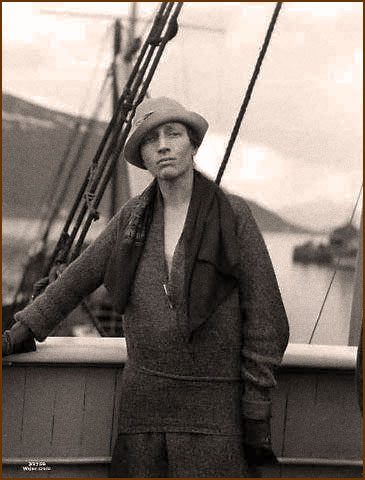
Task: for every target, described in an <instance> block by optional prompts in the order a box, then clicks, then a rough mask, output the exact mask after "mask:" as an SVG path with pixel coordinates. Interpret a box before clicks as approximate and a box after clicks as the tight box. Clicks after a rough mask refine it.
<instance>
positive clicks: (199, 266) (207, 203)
mask: <svg viewBox="0 0 365 480" xmlns="http://www.w3.org/2000/svg"><path fill="white" fill-rule="evenodd" d="M157 189H158V184H157V181H156V179H155V180H154V181H153V182H152V183H151V184H150V185H149V186H148V187H147V188H146V189H145V190H144V192H142V194H141V195H140V196H139V197H138V199H137V204H136V206H135V208H134V210H133V212H132V214H131V215H130V217H129V219H128V221H127V225H126V227H125V228H124V229H121V232H120V235H119V236H120V237H121V238H118V239H117V242H116V245H115V247H114V250H113V252H112V255H111V257H110V260H109V263H108V267H107V270H106V274H105V277H104V284H105V286H106V287H107V289H108V290H109V292H110V293H111V295H112V298H113V303H114V306H115V308H116V309H117V311H118V312H120V313H123V312H124V310H125V307H126V305H127V302H128V297H129V293H130V290H131V286H132V284H133V280H134V275H135V272H136V268H137V265H138V262H139V259H140V257H141V253H142V250H143V247H144V243H145V239H146V236H147V233H148V230H149V227H150V224H151V220H152V216H153V205H154V200H155V197H156V194H157V192H158V190H157ZM183 240H184V247H185V285H184V290H185V298H186V305H187V310H188V311H187V313H188V325H187V332H186V333H187V336H188V339H191V335H192V333H193V332H194V331H195V330H196V329H197V328H198V327H199V326H200V325H202V324H203V323H204V322H205V321H206V320H207V319H208V318H209V317H210V316H211V315H212V314H213V312H214V311H215V310H216V308H217V307H218V306H219V305H220V304H221V303H222V302H223V301H224V299H225V298H227V296H228V295H229V294H230V293H231V291H232V290H233V289H234V288H235V287H236V286H237V284H238V245H237V237H236V233H235V217H234V212H233V210H232V207H231V205H230V203H229V201H228V199H227V197H226V195H225V194H224V193H223V191H222V190H221V189H220V188H219V187H218V186H217V185H216V184H215V183H214V182H212V181H211V180H209V179H207V178H206V177H204V176H203V175H202V174H201V173H199V172H197V171H196V170H194V184H193V192H192V197H191V201H190V205H189V209H188V214H187V218H186V222H185V228H184V232H183Z"/></svg>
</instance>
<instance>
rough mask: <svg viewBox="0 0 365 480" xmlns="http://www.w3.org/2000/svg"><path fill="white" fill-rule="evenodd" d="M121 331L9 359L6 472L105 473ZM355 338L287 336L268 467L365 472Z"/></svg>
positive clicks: (317, 473) (349, 474)
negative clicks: (274, 458)
mask: <svg viewBox="0 0 365 480" xmlns="http://www.w3.org/2000/svg"><path fill="white" fill-rule="evenodd" d="M126 359H127V356H126V349H125V343H124V339H117V338H90V337H89V338H73V337H53V338H52V337H49V338H48V339H47V340H46V341H45V342H44V343H42V344H38V350H37V352H32V353H27V354H20V355H13V356H9V357H6V358H5V359H4V360H3V417H2V418H3V443H2V451H3V472H2V476H3V477H4V478H10V477H11V478H17V477H21V478H28V477H29V478H30V477H35V478H59V477H63V478H77V477H90V478H101V477H106V476H107V475H108V467H109V462H110V458H111V452H112V448H113V444H114V441H115V438H116V427H117V418H118V408H119V402H120V401H123V399H121V398H120V379H121V373H122V370H123V364H124V363H125V361H126ZM355 364H356V347H345V346H344V347H342V346H321V345H302V344H290V345H289V346H288V348H287V351H286V353H285V356H284V361H283V365H282V367H281V369H280V372H279V378H278V387H277V389H276V390H275V392H274V398H273V418H272V431H273V445H274V450H275V453H276V454H277V455H278V457H279V460H280V464H279V466H277V467H273V468H266V469H263V470H262V474H263V476H264V477H266V478H268V477H284V478H293V477H307V478H308V477H311V478H320V477H327V478H328V477H332V478H335V477H341V478H362V452H363V449H362V416H361V413H360V409H359V406H358V402H357V396H356V392H355V381H354V372H355Z"/></svg>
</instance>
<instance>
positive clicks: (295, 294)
mask: <svg viewBox="0 0 365 480" xmlns="http://www.w3.org/2000/svg"><path fill="white" fill-rule="evenodd" d="M264 238H265V241H266V245H267V247H268V250H269V252H270V256H271V259H272V262H273V264H274V269H275V272H276V275H277V279H278V283H279V287H280V290H281V294H282V297H283V301H284V305H285V308H286V311H287V315H288V318H289V325H290V342H294V343H308V342H309V339H310V336H311V333H312V330H313V328H314V325H315V323H316V319H317V316H318V314H319V312H320V309H321V306H322V303H323V300H324V297H325V295H326V292H327V289H328V286H329V284H330V281H331V278H332V275H333V269H332V268H330V267H326V266H319V265H314V264H313V265H303V264H300V263H293V262H292V251H293V248H294V246H295V245H299V244H302V243H304V242H305V241H307V240H309V239H310V238H311V239H313V240H315V241H318V242H319V241H320V240H324V241H325V240H326V239H325V238H324V237H310V236H308V235H303V234H283V233H265V234H264ZM353 286H354V271H350V270H338V271H337V273H336V276H335V280H334V282H333V284H332V287H331V290H330V293H329V295H328V297H327V300H326V303H325V306H324V309H323V311H322V314H321V318H320V321H319V324H318V327H317V328H316V331H315V334H314V337H313V340H312V343H316V344H325V345H346V344H347V341H348V334H349V326H350V315H351V303H352V293H353Z"/></svg>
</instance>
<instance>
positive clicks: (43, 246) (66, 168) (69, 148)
mask: <svg viewBox="0 0 365 480" xmlns="http://www.w3.org/2000/svg"><path fill="white" fill-rule="evenodd" d="M108 33H109V31H108V30H106V32H105V33H104V36H103V41H102V45H101V48H100V49H99V53H98V55H97V58H98V59H99V60H98V62H97V64H96V66H95V68H94V70H93V75H92V77H91V81H94V79H95V76H96V69H97V66H98V64H99V63H100V59H101V55H102V53H103V51H104V50H105V40H106V37H107V34H108ZM109 76H110V71H108V72H107V75H106V77H105V79H104V81H103V84H102V87H101V89H100V93H99V95H98V98H99V100H98V102H97V105H96V107H95V108H94V112H93V114H92V116H91V118H90V119H89V121H88V122H87V123H86V125H85V130H84V132H83V133H82V135H81V140H80V133H81V132H82V126H83V118H82V113H81V112H83V111H84V110H85V107H86V105H87V104H88V103H89V102H90V98H89V97H90V91H91V82H89V88H88V89H87V92H86V95H85V97H84V100H83V106H82V107H81V108H80V114H79V115H78V117H77V119H76V120H75V121H74V122H73V125H72V128H71V132H70V134H69V136H68V139H67V142H66V146H65V149H64V151H63V154H62V157H61V160H60V162H59V164H58V167H57V170H56V173H55V175H54V176H53V179H52V182H51V183H50V184H49V185H48V191H47V192H45V195H44V197H43V198H44V200H43V202H42V205H41V206H40V212H41V213H40V220H39V226H38V230H37V233H36V235H35V242H34V243H33V244H32V246H31V248H30V249H29V251H28V257H27V259H26V262H25V263H24V266H23V272H22V276H21V279H20V281H19V283H18V286H17V288H16V290H15V293H14V294H13V297H12V302H11V304H12V305H13V308H15V307H16V304H17V303H18V302H23V301H24V299H25V298H26V297H27V296H28V297H29V295H30V293H29V284H32V283H33V282H32V281H31V282H29V277H31V278H32V277H33V276H34V274H36V271H39V274H40V273H41V270H42V269H44V264H45V262H46V256H47V242H48V237H49V233H50V231H51V228H52V226H53V224H54V222H55V220H56V218H57V216H58V214H59V212H60V210H61V208H62V205H63V204H64V202H65V200H66V195H67V192H68V190H69V188H70V186H71V177H72V175H73V174H74V172H75V168H76V166H77V164H78V163H81V158H82V155H83V152H84V149H85V147H86V145H87V143H88V141H89V139H90V137H91V134H92V132H93V129H94V127H95V125H96V121H97V118H98V115H99V112H100V110H101V108H102V106H103V103H104V101H105V98H102V96H103V95H104V94H105V87H106V81H107V79H108V77H109ZM79 141H80V142H79ZM78 142H79V146H78V147H77V143H78ZM76 147H77V151H76V152H74V150H75V148H76ZM72 154H73V155H72ZM70 162H71V163H70ZM68 163H70V165H67V164H68ZM65 172H66V176H65V177H64V178H63V176H62V175H63V173H65ZM67 172H68V173H67ZM22 236H25V235H22ZM42 265H43V267H42Z"/></svg>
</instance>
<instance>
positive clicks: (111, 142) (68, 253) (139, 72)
mask: <svg viewBox="0 0 365 480" xmlns="http://www.w3.org/2000/svg"><path fill="white" fill-rule="evenodd" d="M282 3H283V2H277V3H276V6H275V9H274V12H273V15H272V18H271V20H270V24H269V27H268V30H267V33H266V35H265V39H264V42H263V44H262V47H261V50H260V53H259V56H258V59H257V61H256V65H255V68H254V71H253V74H252V77H251V79H250V82H249V85H248V88H247V90H246V92H245V95H244V99H243V102H242V105H241V108H240V110H239V113H238V116H237V118H236V121H235V124H234V127H233V130H232V132H231V136H230V139H229V142H228V145H227V148H226V151H225V154H224V157H223V160H222V162H221V165H220V167H219V170H218V173H217V177H216V179H215V183H216V184H217V185H219V184H220V182H221V179H222V176H223V174H224V171H225V168H226V166H227V164H228V161H229V158H230V155H231V152H232V149H233V146H234V143H235V141H236V138H237V136H238V133H239V130H240V127H241V124H242V122H243V118H244V116H245V114H246V111H247V108H248V104H249V102H250V99H251V97H252V93H253V90H254V87H255V84H256V81H257V78H258V75H259V73H260V69H261V66H262V63H263V60H264V58H265V55H266V53H267V49H268V46H269V43H270V40H271V37H272V34H273V31H274V28H275V25H276V22H277V19H278V16H279V12H280V9H281V6H282ZM182 5H183V3H182V2H162V3H161V5H160V8H159V10H158V12H157V13H156V16H155V19H154V22H153V25H152V27H151V30H150V33H149V34H148V36H147V38H146V39H145V41H144V43H143V45H142V48H141V49H140V52H139V55H138V57H137V60H136V63H135V65H134V67H133V69H132V72H131V74H130V76H129V78H128V80H127V83H126V85H125V87H124V89H123V93H122V95H121V96H120V98H119V100H118V102H117V105H116V109H115V112H114V114H113V116H112V119H111V121H110V123H109V125H108V127H107V129H106V131H105V133H104V136H103V138H102V140H101V143H100V145H99V147H98V150H97V152H96V154H95V156H94V158H93V160H92V163H91V165H90V167H89V169H88V171H87V173H86V176H85V178H84V181H83V183H82V185H81V187H80V189H79V191H78V193H77V196H76V199H75V201H74V203H73V205H72V208H71V211H70V213H69V215H68V217H67V219H66V222H65V225H64V227H63V229H62V233H61V235H60V237H59V240H58V242H57V245H56V247H55V249H54V250H53V252H52V255H51V257H50V260H49V263H48V265H47V267H46V269H45V272H44V275H45V276H49V275H50V272H51V271H52V270H53V271H54V272H55V271H57V270H58V269H59V267H62V268H63V266H65V265H67V264H69V263H71V262H72V261H73V260H75V259H76V258H77V257H78V255H79V254H80V252H81V248H82V245H83V243H84V240H85V237H86V235H87V233H88V231H89V228H90V226H91V224H92V222H93V221H95V220H97V219H98V218H99V213H98V210H97V209H98V206H99V203H100V201H101V199H102V197H103V194H104V192H105V189H106V187H107V185H108V182H109V181H110V179H111V176H112V173H113V170H114V168H115V166H116V164H117V162H118V161H119V159H120V155H121V153H122V150H123V148H124V144H125V141H126V139H127V137H128V134H129V131H130V128H131V121H132V118H133V116H134V113H135V110H136V107H137V106H138V105H139V104H140V103H141V102H142V101H143V99H144V97H145V96H146V95H147V89H148V87H149V85H150V82H151V80H152V78H153V75H154V72H155V70H156V68H157V65H158V63H159V61H160V59H161V56H162V53H163V51H164V48H165V46H166V44H167V43H168V42H169V41H170V40H171V39H172V38H173V37H174V36H175V35H176V34H177V30H178V25H177V17H178V15H179V12H180V10H181V8H182ZM135 47H136V49H137V44H135ZM138 47H139V45H138ZM133 53H134V51H133ZM111 68H115V65H112V67H111ZM83 149H84V144H83V143H82V144H81V147H80V148H79V150H78V156H79V155H80V154H81V152H82V150H83ZM71 173H72V169H71V171H70V173H69V176H68V177H67V182H66V184H68V183H69V180H70V175H71ZM66 187H67V185H66ZM64 192H65V191H64V190H62V192H61V193H62V195H60V196H58V197H57V201H55V205H59V204H60V203H61V201H62V199H63V198H64V197H65V193H64ZM360 193H361V190H360ZM360 193H359V197H358V199H357V202H356V206H357V204H358V201H359V198H360ZM356 206H355V209H356ZM355 209H354V211H353V214H352V217H351V220H350V224H351V222H352V219H353V216H354V213H355ZM51 218H52V219H53V218H54V212H53V214H51V216H50V219H51ZM70 230H71V231H70ZM48 233H49V229H46V231H45V232H44V237H47V236H48ZM339 263H340V259H338V261H337V264H336V266H335V271H334V273H333V276H332V279H331V282H330V285H329V287H328V290H327V292H326V295H325V298H324V300H323V304H322V306H321V309H320V311H319V314H318V317H317V319H316V322H315V325H314V328H313V331H312V334H311V336H310V340H309V343H311V341H312V339H313V336H314V333H315V331H316V328H317V326H318V323H319V320H320V318H321V314H322V312H323V308H324V305H325V302H326V300H327V297H328V294H329V291H330V289H331V286H332V284H333V281H334V278H335V275H336V271H337V267H338V265H339ZM60 270H61V269H60ZM45 286H46V285H44V287H45ZM39 293H40V292H39ZM84 308H85V309H86V310H90V308H89V307H88V305H87V304H85V305H84ZM93 323H94V326H95V327H96V328H97V330H98V331H99V333H100V334H101V335H102V336H106V333H105V331H104V330H103V329H102V327H100V326H98V325H97V324H96V323H95V322H93Z"/></svg>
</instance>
